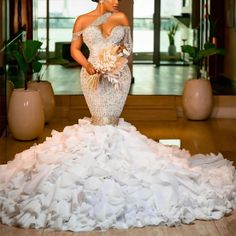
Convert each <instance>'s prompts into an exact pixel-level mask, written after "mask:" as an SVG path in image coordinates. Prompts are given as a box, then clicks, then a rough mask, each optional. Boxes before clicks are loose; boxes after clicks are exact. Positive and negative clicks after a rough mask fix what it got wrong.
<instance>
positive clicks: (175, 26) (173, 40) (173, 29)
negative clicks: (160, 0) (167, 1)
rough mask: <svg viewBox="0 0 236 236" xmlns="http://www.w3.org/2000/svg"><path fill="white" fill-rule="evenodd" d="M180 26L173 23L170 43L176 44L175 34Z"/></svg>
mask: <svg viewBox="0 0 236 236" xmlns="http://www.w3.org/2000/svg"><path fill="white" fill-rule="evenodd" d="M178 28H179V25H178V24H174V23H172V24H171V26H170V27H169V30H168V38H169V44H170V45H175V34H176V32H177V30H178Z"/></svg>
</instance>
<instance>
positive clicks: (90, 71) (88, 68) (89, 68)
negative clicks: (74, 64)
mask: <svg viewBox="0 0 236 236" xmlns="http://www.w3.org/2000/svg"><path fill="white" fill-rule="evenodd" d="M85 69H86V71H87V72H88V74H90V75H94V74H96V73H97V71H96V69H95V68H94V66H93V65H92V64H91V63H89V62H88V64H87V66H86V67H85Z"/></svg>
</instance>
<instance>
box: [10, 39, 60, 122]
mask: <svg viewBox="0 0 236 236" xmlns="http://www.w3.org/2000/svg"><path fill="white" fill-rule="evenodd" d="M41 45H42V43H41V42H40V41H37V40H27V41H26V42H20V44H19V43H18V49H19V50H13V56H14V57H15V58H16V60H17V62H18V64H19V66H20V68H21V70H22V71H23V72H24V74H25V89H27V88H28V87H29V88H30V89H33V90H37V91H38V92H39V94H40V96H41V99H42V103H43V110H44V116H45V122H46V123H47V122H49V121H50V120H51V118H52V116H53V114H54V110H55V98H54V92H53V89H52V85H51V83H50V82H48V81H42V80H41V78H42V74H40V72H41V71H42V63H41V62H40V57H39V53H38V51H39V49H40V47H41ZM33 74H36V77H37V80H32V79H31V77H32V75H33Z"/></svg>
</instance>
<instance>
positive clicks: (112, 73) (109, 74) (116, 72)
mask: <svg viewBox="0 0 236 236" xmlns="http://www.w3.org/2000/svg"><path fill="white" fill-rule="evenodd" d="M119 50H120V46H118V45H112V46H111V47H108V48H104V49H102V50H101V51H100V52H99V54H98V58H97V61H96V62H95V63H94V67H95V69H96V71H97V73H96V74H94V75H91V76H90V79H89V83H90V86H91V87H92V88H93V89H96V88H97V86H98V83H99V80H100V79H101V78H103V79H107V80H108V81H109V82H111V83H112V84H113V85H114V86H115V88H119V86H120V84H121V80H120V71H121V70H122V68H123V67H124V65H125V64H126V63H127V61H128V60H127V59H126V58H125V57H124V56H123V55H124V53H122V52H119Z"/></svg>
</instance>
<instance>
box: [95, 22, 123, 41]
mask: <svg viewBox="0 0 236 236" xmlns="http://www.w3.org/2000/svg"><path fill="white" fill-rule="evenodd" d="M95 27H96V28H97V29H98V30H99V31H100V33H101V35H102V37H103V38H104V39H105V40H107V39H109V38H110V37H111V36H112V34H113V31H114V30H115V29H116V28H118V27H123V25H116V26H113V27H112V29H111V31H110V33H109V34H108V35H107V36H105V35H104V33H103V30H102V29H101V28H100V27H99V26H95Z"/></svg>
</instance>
